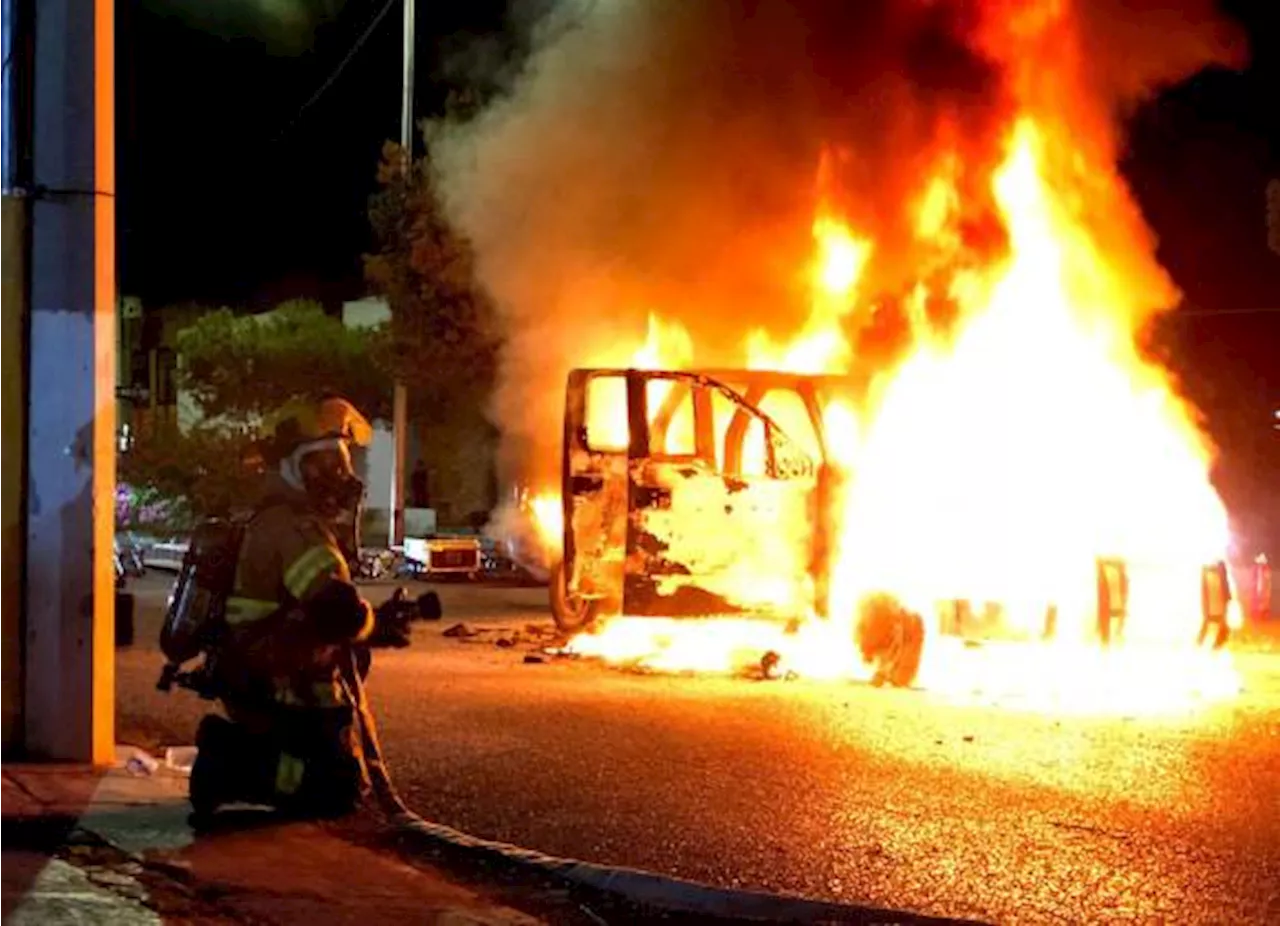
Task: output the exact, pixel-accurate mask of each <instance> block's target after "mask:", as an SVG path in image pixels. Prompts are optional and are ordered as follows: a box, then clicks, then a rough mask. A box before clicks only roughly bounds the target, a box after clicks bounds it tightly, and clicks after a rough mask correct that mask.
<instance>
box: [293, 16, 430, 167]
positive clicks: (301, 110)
mask: <svg viewBox="0 0 1280 926" xmlns="http://www.w3.org/2000/svg"><path fill="white" fill-rule="evenodd" d="M412 2H414V0H387V2H386V3H384V4H383V5H382V9H380V10H378V14H377V15H376V16H374V17H373V19H372V21H370V23H369V25H368V26H366V27H365V30H364V32H362V33H360V37H359V38H358V39H356V42H355V44H354V45H352V46H351V49H350V50H349V51H348V52H347V54H346V56H345V57H343V59H342V60H341V61H339V62H338V66H337V67H336V68H334V69H333V72H332V73H331V74H330V75H329V76H328V77H327V78H325V80H324V83H322V84H321V85H320V86H319V87H318V88H316V92H315V93H313V94H311V96H310V98H309V99H308V100H307V101H306V102H305V103H303V104H302V105H301V106H300V107H298V111H297V112H296V113H294V114H293V118H292V119H290V120H289V121H288V123H286V124H285V127H284V128H282V129H281V130H280V131H279V132H278V133H277V134H276V136H275V137H274V138H272V139H271V143H272V144H275V143H276V142H278V141H280V139H282V138H284V137H285V136H286V135H288V134H289V131H290V130H291V129H292V128H293V127H294V126H295V125H297V124H298V120H300V119H301V118H302V117H303V115H305V114H306V112H307V110H308V109H310V108H311V107H312V106H314V105H315V103H316V101H317V100H319V99H320V97H321V96H323V95H324V92H325V91H326V90H328V89H329V88H330V87H332V86H333V84H334V81H336V80H337V79H338V78H339V77H340V76H342V72H343V70H345V69H346V67H347V65H348V64H350V63H351V59H352V58H354V57H355V56H356V53H357V52H358V51H360V49H361V48H362V47H364V43H365V42H367V41H368V40H369V36H371V35H373V32H374V30H375V29H377V28H378V25H379V23H381V22H382V20H384V19H385V18H386V16H387V13H389V12H391V8H392V7H393V6H395V5H396V4H397V3H412Z"/></svg>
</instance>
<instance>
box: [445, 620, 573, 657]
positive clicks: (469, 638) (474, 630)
mask: <svg viewBox="0 0 1280 926" xmlns="http://www.w3.org/2000/svg"><path fill="white" fill-rule="evenodd" d="M443 636H446V637H452V638H454V639H456V640H458V642H460V643H491V644H493V645H494V646H497V647H500V648H502V649H511V648H512V647H515V646H520V645H522V644H530V645H532V646H534V647H537V648H539V652H542V653H543V654H544V655H553V656H555V655H563V654H562V653H560V652H551V649H552V648H553V646H554V645H556V644H562V643H563V639H562V638H561V637H560V635H559V632H558V631H557V630H556V629H555V627H553V626H551V625H550V624H545V625H544V624H532V623H531V624H525V625H524V626H522V627H512V626H510V625H499V626H492V627H477V626H475V625H473V624H467V623H461V624H454V625H453V626H452V627H450V628H449V629H448V630H446V631H444V633H443Z"/></svg>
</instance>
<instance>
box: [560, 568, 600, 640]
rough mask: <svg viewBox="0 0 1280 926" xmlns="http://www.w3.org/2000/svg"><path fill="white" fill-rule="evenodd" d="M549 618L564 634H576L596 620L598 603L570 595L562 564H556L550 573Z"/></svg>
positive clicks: (598, 608)
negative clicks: (553, 619) (553, 620)
mask: <svg viewBox="0 0 1280 926" xmlns="http://www.w3.org/2000/svg"><path fill="white" fill-rule="evenodd" d="M550 593H551V616H552V617H553V618H555V622H556V627H558V628H559V629H560V630H561V631H563V632H564V633H577V632H578V631H579V630H582V629H584V628H585V627H587V625H589V624H590V623H591V622H592V621H594V620H595V619H596V615H597V613H598V612H599V610H600V603H599V602H598V601H594V600H592V599H589V598H580V597H578V596H577V595H570V594H569V589H568V581H567V580H566V578H565V574H564V563H563V562H560V563H557V564H556V566H555V568H554V569H553V570H552V571H551V582H550Z"/></svg>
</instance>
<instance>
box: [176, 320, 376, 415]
mask: <svg viewBox="0 0 1280 926" xmlns="http://www.w3.org/2000/svg"><path fill="white" fill-rule="evenodd" d="M385 340H386V333H385V332H384V331H380V330H377V329H373V330H370V329H352V328H347V327H346V326H345V325H343V324H342V322H341V321H340V320H339V319H336V318H333V317H331V316H329V315H326V314H325V312H324V309H323V308H321V306H320V305H318V304H317V303H314V302H309V301H306V300H293V301H290V302H285V303H282V304H281V305H280V306H278V307H277V308H276V309H275V310H274V311H272V312H268V313H266V314H264V315H237V314H235V313H233V312H232V311H231V310H230V309H219V310H218V311H216V312H210V313H208V314H206V315H204V316H203V317H201V318H200V319H199V320H198V321H196V322H195V323H194V324H192V325H190V326H189V327H187V328H184V329H183V330H182V331H181V332H179V334H178V354H179V356H180V357H181V358H182V365H181V368H180V369H179V372H178V377H177V380H178V385H179V387H180V388H182V389H185V390H187V391H188V393H189V394H190V396H191V398H192V399H193V400H194V402H195V403H196V405H197V406H198V407H199V409H200V412H201V413H202V415H203V416H204V417H205V418H206V419H228V420H230V421H231V422H233V423H235V424H249V423H253V422H256V421H257V420H258V419H259V418H260V417H261V416H262V415H264V414H267V413H269V412H271V411H273V410H275V409H277V408H279V407H280V406H281V405H283V404H285V403H286V402H287V401H289V400H290V399H293V398H297V397H302V396H315V395H320V394H322V393H324V392H328V391H334V392H338V393H340V394H341V395H343V396H345V397H346V398H347V399H349V400H350V401H351V402H353V403H354V404H355V405H356V407H357V408H359V409H360V410H361V411H363V412H364V413H365V414H366V415H368V416H369V417H371V418H385V417H387V416H388V414H389V411H390V398H391V382H390V379H389V378H388V376H387V374H386V372H385V371H384V370H383V369H382V368H381V367H380V366H379V364H378V358H379V356H380V355H381V354H383V353H385V349H384V346H383V345H384V343H385Z"/></svg>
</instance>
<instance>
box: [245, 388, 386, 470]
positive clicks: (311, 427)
mask: <svg viewBox="0 0 1280 926" xmlns="http://www.w3.org/2000/svg"><path fill="white" fill-rule="evenodd" d="M267 425H268V428H269V429H270V431H271V433H272V435H273V437H274V441H275V444H276V451H277V452H278V453H279V454H280V455H281V456H288V455H289V454H291V453H293V452H294V451H295V450H297V449H298V448H299V447H300V446H302V445H304V444H310V443H313V442H317V441H324V440H334V439H336V440H340V441H342V442H343V443H346V444H348V445H352V444H354V445H356V446H359V447H367V446H369V442H370V441H371V440H372V438H373V427H372V426H371V425H370V424H369V422H368V420H367V419H366V418H365V417H364V415H362V414H360V412H359V410H358V409H356V407H355V406H354V405H352V404H351V403H350V402H348V401H347V400H346V399H344V398H342V397H340V396H326V397H324V398H322V399H320V400H319V401H306V400H296V401H292V402H289V403H287V404H286V405H284V406H283V407H282V408H280V410H279V411H277V412H276V413H275V414H274V415H273V416H271V418H269V419H268V421H267Z"/></svg>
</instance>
